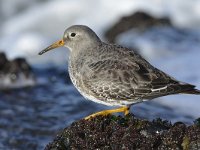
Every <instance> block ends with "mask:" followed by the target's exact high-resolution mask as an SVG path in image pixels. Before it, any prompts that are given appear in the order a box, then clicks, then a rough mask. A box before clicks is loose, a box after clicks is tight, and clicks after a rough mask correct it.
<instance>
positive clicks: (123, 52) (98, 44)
mask: <svg viewBox="0 0 200 150" xmlns="http://www.w3.org/2000/svg"><path fill="white" fill-rule="evenodd" d="M72 33H74V34H75V35H74V34H72ZM63 42H64V46H66V47H67V48H69V49H70V51H71V53H70V58H69V74H70V78H71V80H72V82H73V84H74V85H75V86H76V88H77V89H78V90H79V92H80V93H81V94H82V95H83V96H84V97H85V98H87V99H90V100H93V101H97V102H100V103H104V104H106V105H131V104H134V103H138V102H142V101H143V100H144V99H148V100H150V99H153V98H156V97H160V96H165V95H169V94H177V93H186V94H200V91H199V90H197V89H195V86H194V85H191V84H188V83H184V82H180V81H177V80H176V79H174V78H173V77H171V76H169V75H167V74H166V73H164V72H162V71H161V70H159V69H157V68H155V67H153V66H152V65H151V64H150V63H149V62H147V61H146V60H145V59H144V58H142V57H141V56H140V55H139V54H137V53H136V52H135V51H134V50H131V49H128V48H125V47H122V46H119V45H114V44H107V43H104V42H102V41H101V40H100V39H99V37H98V36H97V35H96V34H95V32H94V31H92V30H91V29H90V28H89V27H87V26H82V25H76V26H72V27H70V28H68V29H67V30H66V31H65V33H64V36H63ZM43 52H46V51H43ZM43 52H42V53H43Z"/></svg>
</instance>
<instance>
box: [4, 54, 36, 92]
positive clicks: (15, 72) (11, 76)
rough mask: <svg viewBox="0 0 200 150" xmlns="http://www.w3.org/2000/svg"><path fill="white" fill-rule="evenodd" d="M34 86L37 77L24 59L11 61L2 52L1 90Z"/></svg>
mask: <svg viewBox="0 0 200 150" xmlns="http://www.w3.org/2000/svg"><path fill="white" fill-rule="evenodd" d="M34 84H35V76H34V74H33V71H32V68H31V66H30V65H29V64H28V63H27V61H26V60H25V59H24V58H16V59H14V60H11V61H9V60H8V59H7V57H6V55H5V53H3V52H0V89H9V88H12V87H21V86H32V85H34Z"/></svg>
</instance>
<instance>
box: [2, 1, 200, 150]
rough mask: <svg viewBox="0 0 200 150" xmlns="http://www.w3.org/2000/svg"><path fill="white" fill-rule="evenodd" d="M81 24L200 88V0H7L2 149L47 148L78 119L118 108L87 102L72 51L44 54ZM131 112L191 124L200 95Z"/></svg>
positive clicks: (198, 110) (199, 114)
mask: <svg viewBox="0 0 200 150" xmlns="http://www.w3.org/2000/svg"><path fill="white" fill-rule="evenodd" d="M74 24H84V25H87V26H89V27H91V28H92V29H93V30H94V31H95V32H96V33H97V34H98V35H99V36H100V38H101V39H102V40H103V41H106V42H111V43H118V44H121V45H124V46H126V47H130V48H133V49H136V50H137V51H138V52H139V53H140V54H141V55H142V56H143V57H145V58H146V59H147V60H148V61H149V62H151V63H152V64H153V65H154V66H156V67H157V68H159V69H161V70H163V71H165V72H167V73H168V74H170V75H172V76H174V77H175V78H177V79H178V80H181V81H185V82H188V83H191V84H194V85H196V86H197V88H199V89H200V69H199V64H200V60H199V59H200V0H193V1H192V0H190V1H188V0H150V1H146V0H118V1H116V0H109V1H108V0H101V1H94V0H85V1H81V0H76V1H75V0H57V1H55V0H32V1H29V0H18V1H13V0H1V1H0V116H1V117H0V149H4V150H6V149H9V150H11V149H43V148H44V147H45V145H46V144H48V142H50V141H51V140H52V139H53V137H55V135H56V133H58V131H60V130H62V129H63V128H64V127H66V126H67V125H70V124H71V123H72V122H73V121H76V120H79V119H81V118H83V117H85V116H87V115H89V114H90V113H93V112H96V111H99V110H102V109H111V107H107V106H104V105H100V104H96V103H94V102H91V101H86V100H84V98H83V97H82V96H81V95H80V94H79V93H78V92H77V90H76V89H75V88H74V86H73V85H72V84H71V81H70V79H69V76H68V73H67V59H68V54H69V53H68V51H67V49H65V48H59V49H56V50H54V51H51V52H49V53H46V54H45V55H42V56H38V52H39V51H41V50H42V49H43V48H45V47H47V46H49V45H50V44H51V43H52V42H55V41H57V40H59V39H61V38H62V36H63V33H64V30H65V29H66V28H68V27H69V26H71V25H74ZM131 112H132V113H134V114H135V115H136V116H137V117H140V118H145V119H149V120H152V119H155V118H157V117H160V118H162V119H168V120H169V121H171V122H176V121H182V122H184V123H187V124H191V123H193V121H194V120H195V119H196V118H198V117H200V97H199V96H195V95H173V96H166V97H161V98H158V99H155V100H152V101H151V102H144V103H140V104H136V105H134V106H133V107H132V109H131Z"/></svg>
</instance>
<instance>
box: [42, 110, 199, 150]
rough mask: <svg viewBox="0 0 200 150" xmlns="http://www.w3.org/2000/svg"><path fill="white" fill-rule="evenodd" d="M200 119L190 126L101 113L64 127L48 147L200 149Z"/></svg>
mask: <svg viewBox="0 0 200 150" xmlns="http://www.w3.org/2000/svg"><path fill="white" fill-rule="evenodd" d="M199 148H200V120H198V119H197V120H196V122H195V123H194V124H193V125H191V126H186V125H185V124H184V123H182V122H177V123H175V124H171V123H169V122H167V121H163V120H161V119H156V120H153V121H147V120H142V119H137V118H135V117H134V115H132V114H129V115H127V116H125V117H121V116H113V115H112V116H111V115H110V116H106V117H102V116H98V117H96V118H92V119H91V120H80V121H77V122H74V123H72V124H71V125H70V126H69V127H67V128H65V129H64V130H63V131H62V132H61V133H60V134H59V135H58V136H57V137H56V138H55V139H54V141H53V142H51V143H50V144H48V145H47V146H46V148H45V150H65V149H114V150H116V149H160V150H161V149H191V150H193V149H199Z"/></svg>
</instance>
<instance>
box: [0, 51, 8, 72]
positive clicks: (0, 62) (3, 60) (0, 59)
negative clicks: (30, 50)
mask: <svg viewBox="0 0 200 150" xmlns="http://www.w3.org/2000/svg"><path fill="white" fill-rule="evenodd" d="M7 63H8V59H7V57H6V55H5V54H4V53H3V52H0V71H2V70H3V68H4V67H5V65H6V64H7Z"/></svg>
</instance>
